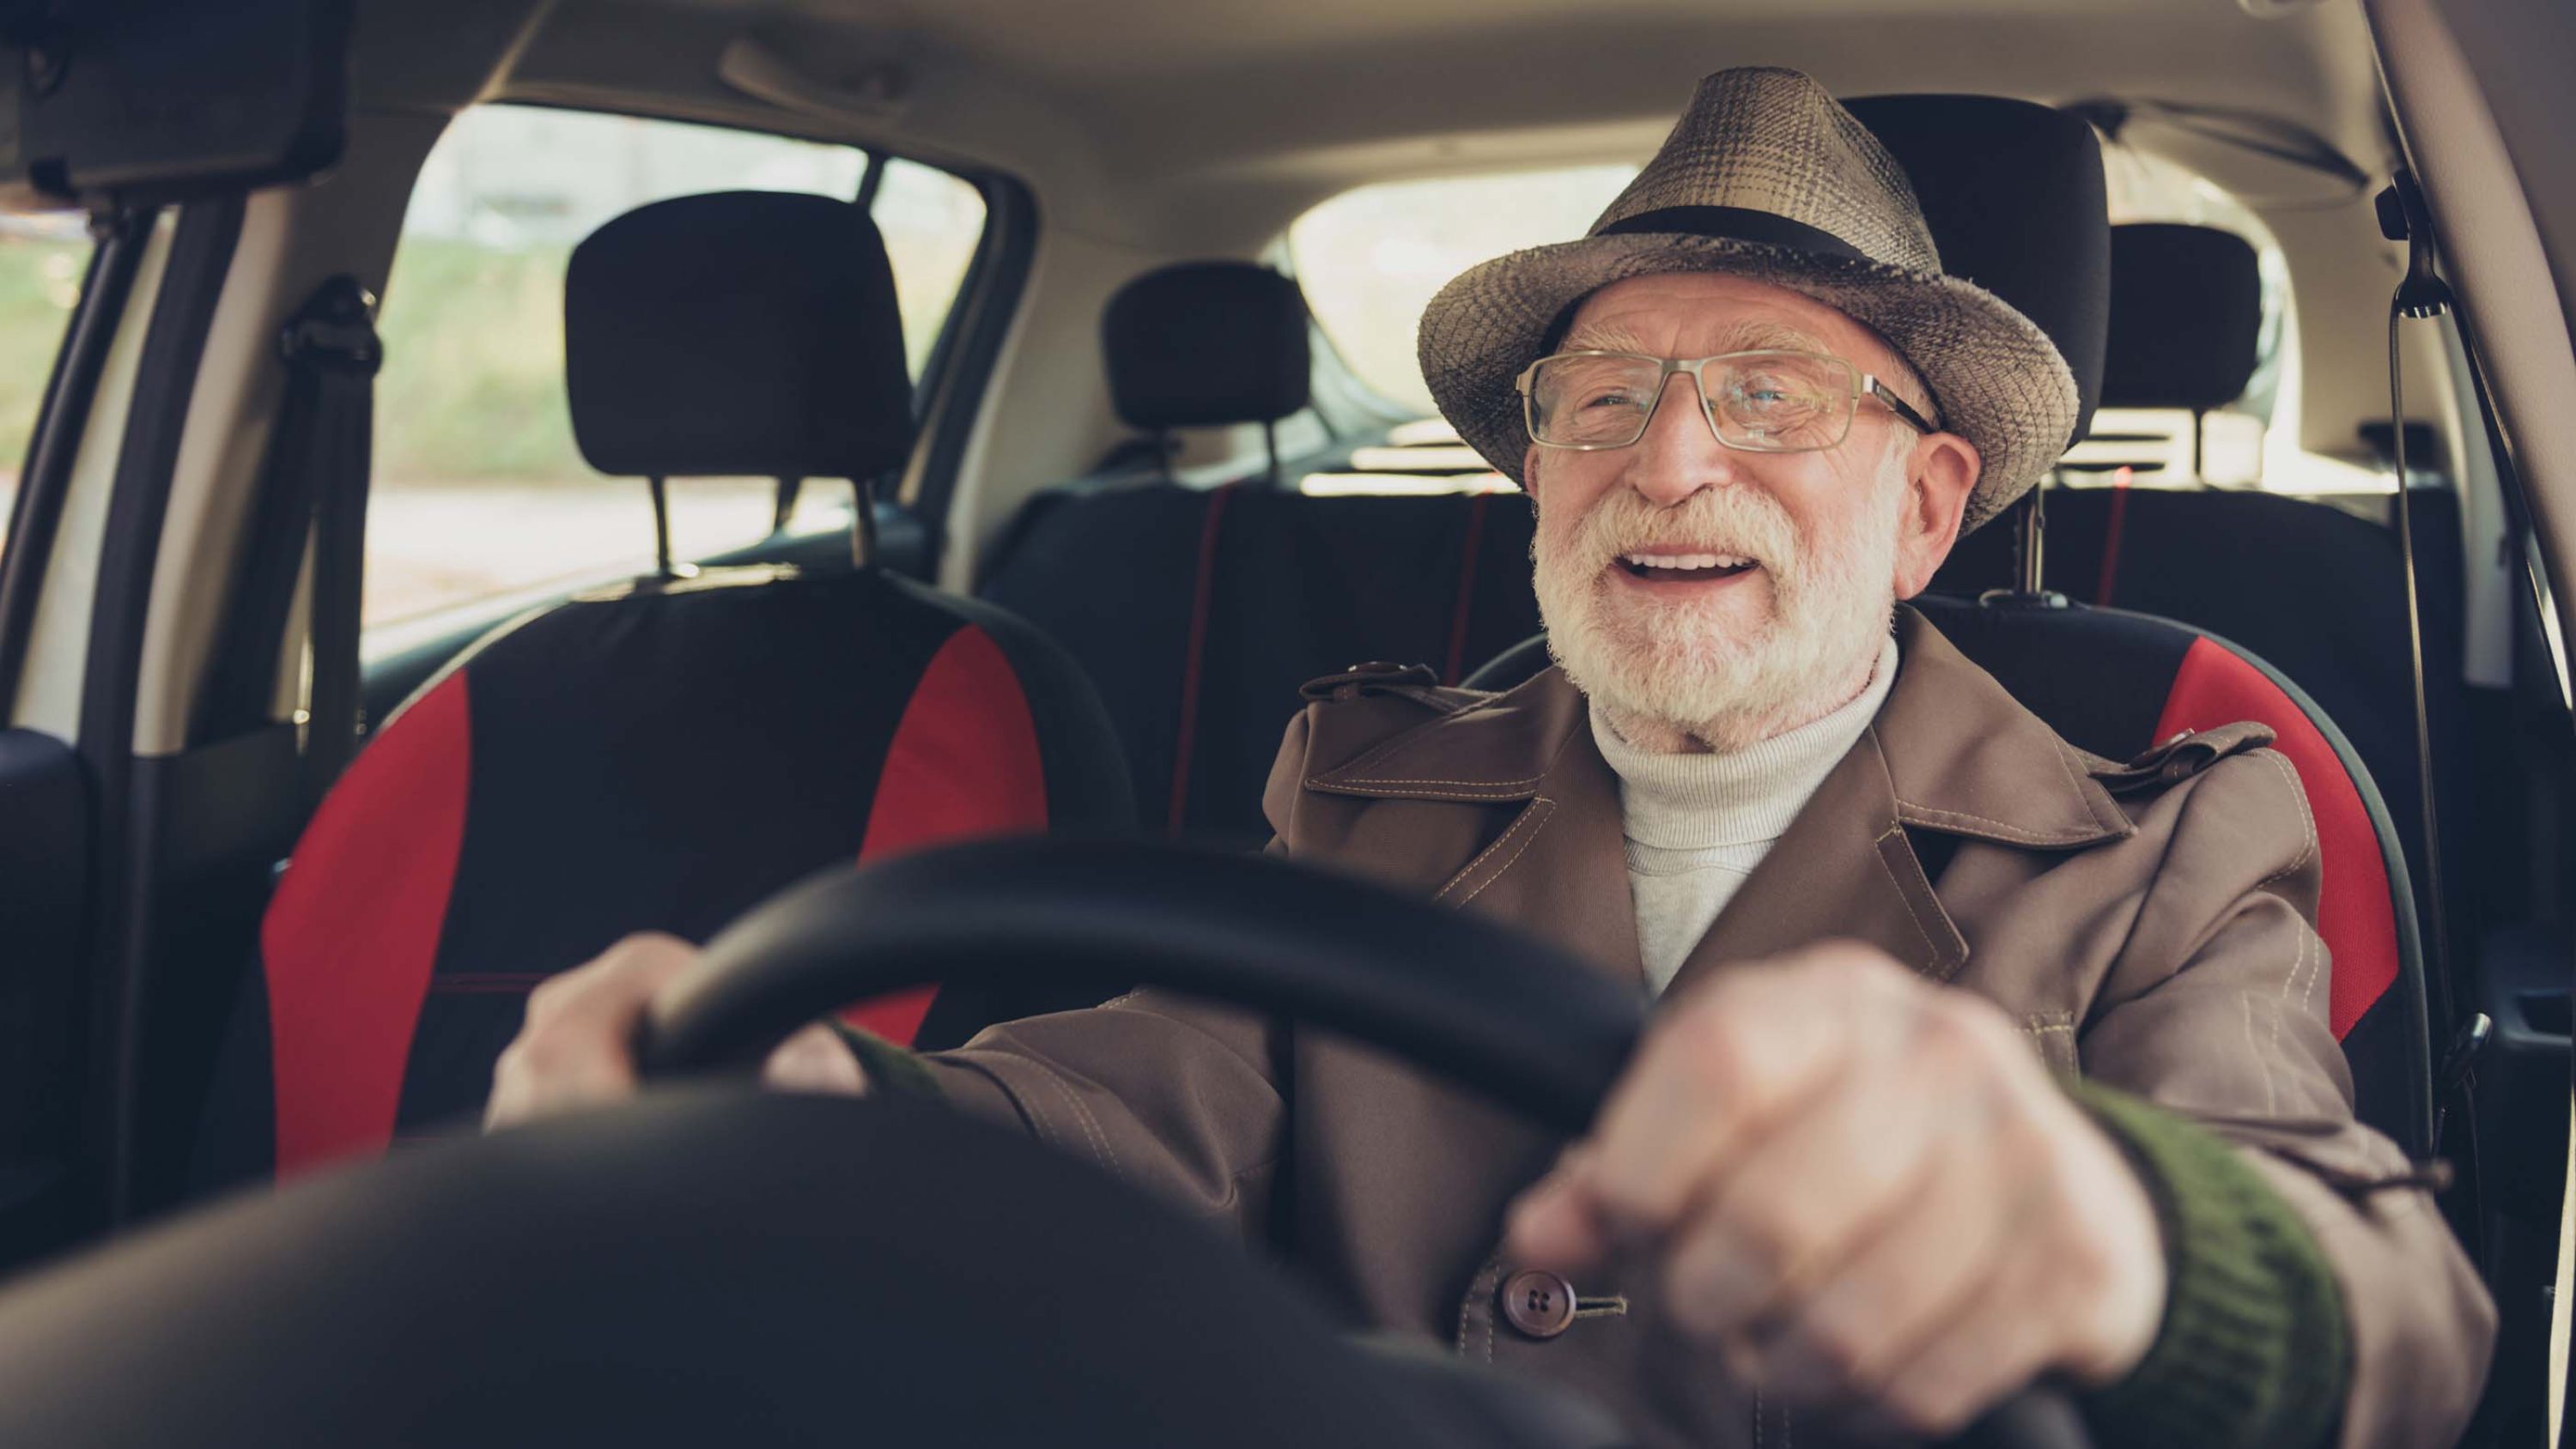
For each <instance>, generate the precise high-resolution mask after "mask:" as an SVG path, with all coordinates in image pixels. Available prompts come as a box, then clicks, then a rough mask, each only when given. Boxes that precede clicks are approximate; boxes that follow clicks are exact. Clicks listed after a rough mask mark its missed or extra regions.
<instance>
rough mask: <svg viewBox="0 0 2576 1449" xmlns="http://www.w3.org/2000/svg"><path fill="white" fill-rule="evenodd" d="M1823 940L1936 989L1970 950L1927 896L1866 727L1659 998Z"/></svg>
mask: <svg viewBox="0 0 2576 1449" xmlns="http://www.w3.org/2000/svg"><path fill="white" fill-rule="evenodd" d="M1828 937H1841V938H1845V939H1852V940H1861V941H1866V942H1868V943H1870V944H1871V945H1873V946H1876V947H1878V948H1879V949H1881V950H1883V951H1885V952H1887V953H1888V954H1889V955H1891V956H1894V957H1895V958H1896V959H1897V960H1899V961H1902V962H1904V963H1905V964H1907V965H1908V966H1911V967H1913V968H1914V969H1915V970H1916V971H1919V972H1921V973H1923V974H1924V975H1926V976H1929V977H1931V978H1932V979H1934V980H1936V981H1947V980H1949V979H1950V977H1951V976H1953V975H1955V974H1957V972H1958V970H1959V968H1960V967H1961V966H1963V965H1966V964H1967V960H1968V943H1967V942H1966V941H1965V940H1963V939H1961V937H1960V935H1959V928H1958V927H1957V926H1956V925H1955V924H1953V923H1952V922H1951V920H1950V916H1949V913H1948V912H1946V911H1944V910H1942V909H1941V903H1940V901H1939V900H1937V899H1936V898H1935V897H1934V896H1933V894H1932V886H1931V883H1930V882H1929V881H1928V880H1926V879H1925V877H1924V873H1923V865H1922V862H1921V861H1920V860H1918V859H1917V858H1916V857H1915V854H1914V846H1913V843H1912V842H1911V841H1909V840H1908V839H1906V835H1905V827H1904V825H1903V824H1901V823H1900V822H1899V821H1898V819H1897V815H1896V793H1895V791H1894V789H1893V788H1892V787H1891V786H1890V784H1889V783H1888V775H1887V762H1886V759H1885V757H1884V756H1883V754H1882V753H1881V751H1880V749H1879V744H1878V730H1877V727H1876V726H1874V725H1873V726H1872V727H1871V728H1870V729H1868V730H1867V731H1864V732H1863V733H1862V735H1861V737H1860V741H1859V743H1857V744H1855V745H1853V746H1852V748H1851V751H1850V753H1848V754H1846V755H1844V756H1843V758H1842V761H1841V762H1840V763H1839V764H1837V765H1835V766H1834V768H1833V770H1832V771H1831V772H1829V773H1828V774H1827V775H1826V776H1825V782H1824V783H1823V784H1822V785H1820V786H1818V787H1817V788H1816V793H1815V794H1814V795H1813V796H1812V797H1810V798H1809V800H1808V801H1807V806H1806V808H1805V809H1803V810H1801V811H1799V812H1798V818H1797V819H1796V820H1794V821H1792V822H1790V825H1789V829H1788V831H1787V832H1786V833H1785V834H1783V835H1782V836H1781V837H1780V840H1779V843H1778V844H1776V845H1774V846H1772V847H1771V853H1770V854H1768V855H1766V856H1764V857H1763V858H1762V863H1761V864H1760V865H1758V866H1755V867H1754V868H1753V873H1752V874H1751V875H1750V876H1748V877H1746V878H1745V881H1744V884H1743V885H1742V886H1741V887H1739V888H1738V889H1737V890H1736V893H1735V897H1734V899H1732V900H1730V901H1729V902H1727V906H1726V909H1725V910H1724V911H1722V912H1720V913H1719V914H1718V918H1717V923H1716V924H1715V925H1713V926H1711V927H1710V928H1709V932H1708V934H1707V935H1706V936H1703V937H1701V938H1700V943H1699V945H1698V946H1696V947H1694V948H1693V949H1692V951H1691V953H1690V956H1689V957H1688V959H1686V960H1684V961H1683V963H1682V968H1681V970H1680V972H1679V973H1677V974H1676V975H1675V976H1674V977H1673V982H1672V985H1671V986H1670V987H1668V988H1666V989H1667V991H1680V990H1683V989H1685V988H1687V987H1688V986H1689V985H1690V984H1691V983H1692V982H1694V981H1697V980H1700V979H1701V978H1703V977H1705V976H1707V975H1708V974H1709V973H1710V972H1712V971H1715V970H1717V969H1719V968H1720V967H1721V966H1722V965H1723V964H1724V963H1726V962H1729V961H1742V960H1748V959H1752V958H1755V957H1761V956H1770V955H1775V954H1777V953H1779V952H1782V951H1787V950H1792V949H1795V948H1796V947H1799V946H1803V945H1806V944H1808V943H1810V942H1813V941H1821V940H1824V939H1826V938H1828Z"/></svg>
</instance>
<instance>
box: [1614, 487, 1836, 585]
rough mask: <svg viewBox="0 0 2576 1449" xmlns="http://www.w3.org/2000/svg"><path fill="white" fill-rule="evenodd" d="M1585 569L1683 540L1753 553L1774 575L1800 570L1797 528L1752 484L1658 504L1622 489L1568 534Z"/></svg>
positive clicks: (1714, 549) (1729, 551)
mask: <svg viewBox="0 0 2576 1449" xmlns="http://www.w3.org/2000/svg"><path fill="white" fill-rule="evenodd" d="M1570 542H1571V544H1572V545H1573V547H1574V549H1575V550H1576V551H1578V553H1579V555H1580V557H1578V558H1576V559H1573V560H1569V562H1572V563H1576V564H1578V565H1581V566H1583V567H1584V571H1585V572H1587V573H1588V572H1592V571H1594V570H1597V569H1602V568H1607V567H1609V565H1610V563H1611V561H1612V560H1614V559H1617V558H1618V557H1619V556H1620V555H1622V554H1626V553H1633V552H1635V551H1637V550H1639V549H1650V548H1658V547H1675V546H1685V547H1691V548H1704V549H1708V550H1710V551H1712V552H1716V553H1727V554H1738V555H1741V556H1743V557H1746V558H1750V559H1752V560H1754V561H1755V562H1757V563H1759V564H1760V565H1761V566H1762V567H1763V568H1765V569H1767V570H1769V571H1770V572H1771V573H1772V574H1773V575H1774V576H1778V575H1783V574H1787V573H1790V572H1793V571H1795V570H1796V568H1797V566H1798V563H1799V560H1800V553H1799V548H1798V528H1797V525H1796V524H1794V523H1792V522H1791V521H1790V519H1789V515H1788V512H1787V511H1786V510H1785V509H1783V508H1781V506H1780V505H1779V504H1778V503H1777V502H1775V501H1773V500H1772V499H1771V498H1770V497H1769V496H1768V495H1766V494H1763V493H1761V492H1759V491H1757V490H1754V489H1750V488H1717V489H1707V490H1704V491H1702V492H1699V493H1695V494H1692V495H1691V496H1690V497H1689V498H1687V499H1684V500H1683V501H1682V502H1680V503H1678V504H1675V505H1673V506H1672V507H1670V508H1658V507H1656V506H1654V505H1653V504H1651V503H1648V502H1647V501H1646V500H1645V499H1643V498H1640V497H1638V496H1637V495H1636V494H1635V493H1633V492H1630V491H1628V490H1626V489H1620V490H1618V491H1615V492H1613V493H1610V494H1608V495H1606V496H1605V497H1603V498H1602V500H1601V501H1600V502H1599V503H1597V504H1595V505H1594V506H1593V508H1592V511H1591V512H1590V513H1589V514H1588V515H1586V516H1585V518H1584V520H1583V522H1582V523H1581V524H1580V525H1578V526H1577V527H1576V529H1575V530H1574V533H1573V536H1572V538H1571V540H1570Z"/></svg>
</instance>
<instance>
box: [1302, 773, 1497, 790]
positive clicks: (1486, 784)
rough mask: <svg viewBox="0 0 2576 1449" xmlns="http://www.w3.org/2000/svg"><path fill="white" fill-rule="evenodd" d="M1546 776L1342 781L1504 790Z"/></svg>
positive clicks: (1357, 783) (1347, 783) (1361, 783)
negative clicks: (1493, 778)
mask: <svg viewBox="0 0 2576 1449" xmlns="http://www.w3.org/2000/svg"><path fill="white" fill-rule="evenodd" d="M1546 778H1547V777H1546V776H1545V775H1532V776H1530V777H1528V778H1527V779H1522V780H1459V779H1454V778H1450V777H1447V776H1443V777H1439V778H1435V779H1428V780H1383V779H1377V778H1375V777H1372V778H1370V779H1366V780H1344V781H1342V782H1341V783H1343V784H1345V785H1454V786H1456V787H1458V788H1459V789H1462V790H1503V789H1508V788H1510V787H1512V786H1515V785H1535V784H1537V783H1538V782H1539V781H1541V780H1544V779H1546Z"/></svg>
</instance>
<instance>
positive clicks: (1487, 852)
mask: <svg viewBox="0 0 2576 1449" xmlns="http://www.w3.org/2000/svg"><path fill="white" fill-rule="evenodd" d="M1555 813H1556V802H1555V801H1553V800H1550V799H1548V798H1547V797H1546V796H1544V795H1542V796H1539V797H1538V798H1537V799H1535V800H1532V801H1530V803H1529V808H1528V809H1526V810H1524V811H1522V812H1521V816H1520V818H1519V819H1518V820H1515V821H1513V822H1512V825H1511V828H1510V829H1509V830H1506V831H1504V832H1503V833H1502V834H1500V835H1497V836H1495V837H1494V843H1493V844H1491V845H1488V846H1486V847H1485V848H1484V849H1483V850H1482V851H1480V852H1478V853H1477V855H1476V858H1475V859H1474V860H1471V861H1469V862H1467V866H1466V869H1464V870H1461V871H1459V872H1458V874H1457V875H1456V876H1455V877H1453V878H1452V879H1451V880H1450V882H1449V884H1447V885H1445V886H1442V887H1441V888H1440V893H1439V894H1438V895H1436V896H1433V897H1432V899H1433V900H1435V901H1440V900H1447V899H1448V898H1449V893H1450V892H1451V891H1453V890H1456V889H1457V888H1458V887H1459V886H1460V885H1463V884H1465V883H1466V881H1467V879H1468V878H1469V877H1470V876H1473V875H1474V874H1475V873H1476V869H1477V867H1479V866H1481V865H1483V864H1484V863H1485V862H1486V861H1488V860H1491V859H1492V858H1493V855H1494V852H1495V851H1497V850H1500V849H1502V848H1503V847H1504V846H1505V845H1506V844H1509V843H1510V841H1511V838H1512V837H1513V836H1515V835H1517V836H1519V837H1521V843H1520V845H1519V846H1518V847H1517V848H1516V849H1514V850H1513V851H1512V853H1511V854H1510V856H1508V857H1506V858H1505V859H1504V861H1503V863H1502V864H1500V865H1498V866H1495V867H1494V868H1493V871H1492V872H1491V873H1490V874H1488V875H1487V876H1486V877H1485V878H1484V879H1483V880H1480V881H1478V882H1476V888H1475V889H1474V890H1471V891H1469V892H1467V893H1466V894H1465V895H1463V896H1460V897H1459V898H1458V904H1460V905H1462V906H1463V905H1465V904H1467V902H1469V901H1472V900H1474V899H1475V898H1476V897H1477V896H1479V895H1482V894H1483V893H1484V890H1485V887H1487V886H1489V885H1492V884H1493V883H1494V882H1495V881H1496V880H1497V879H1499V878H1500V877H1501V876H1502V873H1503V872H1504V871H1507V870H1510V869H1511V868H1512V862H1513V861H1516V860H1518V859H1520V858H1521V852H1522V851H1525V850H1527V849H1529V843H1530V838H1531V837H1532V836H1535V835H1537V834H1538V828H1539V827H1540V826H1541V825H1544V824H1546V823H1547V817H1549V816H1550V815H1553V814H1555Z"/></svg>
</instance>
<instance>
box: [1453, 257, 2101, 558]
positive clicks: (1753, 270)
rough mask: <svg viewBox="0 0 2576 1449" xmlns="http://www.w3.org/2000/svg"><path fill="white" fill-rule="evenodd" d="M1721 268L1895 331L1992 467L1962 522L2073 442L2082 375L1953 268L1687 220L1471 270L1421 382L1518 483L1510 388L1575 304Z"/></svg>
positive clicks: (2006, 498)
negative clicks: (1834, 251) (1697, 225)
mask: <svg viewBox="0 0 2576 1449" xmlns="http://www.w3.org/2000/svg"><path fill="white" fill-rule="evenodd" d="M1664 272H1727V273H1731V274H1734V275H1738V276H1744V277H1749V278H1752V279H1753V280H1755V281H1760V282H1767V283H1770V284H1771V285H1774V286H1779V287H1785V288H1788V289H1789V290H1791V291H1793V292H1798V293H1801V294H1803V295H1805V296H1808V297H1812V298H1814V299H1815V300H1817V301H1819V302H1822V303H1824V304H1825V305H1826V306H1828V307H1832V308H1833V309H1835V310H1836V311H1839V312H1841V313H1843V314H1845V315H1846V316H1849V317H1851V318H1852V319H1854V320H1855V321H1858V322H1861V323H1864V324H1866V325H1867V326H1869V327H1871V328H1873V329H1875V330H1876V331H1877V332H1878V333H1879V335H1880V336H1882V337H1885V338H1886V339H1887V340H1888V342H1889V343H1890V344H1892V345H1893V346H1894V347H1895V348H1896V350H1897V352H1898V353H1899V354H1901V355H1902V356H1903V357H1904V359H1905V360H1906V362H1907V363H1908V364H1909V365H1911V366H1912V367H1913V369H1914V370H1915V372H1916V373H1917V374H1918V375H1919V376H1921V378H1922V379H1923V383H1924V386H1926V387H1928V388H1930V389H1931V391H1932V402H1933V406H1934V408H1935V410H1936V411H1937V413H1938V414H1939V418H1940V422H1941V425H1942V427H1943V428H1944V429H1946V430H1947V431H1950V432H1953V433H1956V434H1958V435H1959V436H1961V437H1963V438H1965V439H1967V440H1968V442H1969V444H1970V445H1971V446H1973V447H1975V448H1976V450H1977V455H1978V457H1979V458H1980V459H1981V460H1982V463H1983V466H1982V469H1981V470H1980V472H1979V474H1978V477H1977V486H1976V489H1975V491H1974V492H1972V493H1971V494H1969V496H1968V506H1967V511H1966V516H1965V517H1964V518H1963V519H1962V521H1961V531H1962V532H1965V531H1966V530H1968V529H1972V528H1975V527H1977V526H1978V525H1979V524H1982V523H1984V522H1985V521H1986V520H1987V519H1989V518H1992V517H1994V516H1995V515H1996V514H1997V513H2000V512H2002V511H2003V509H2004V508H2005V507H2006V506H2008V505H2009V504H2011V503H2012V502H2013V500H2015V499H2017V498H2019V497H2021V495H2022V494H2024V493H2026V492H2028V491H2030V488H2031V486H2032V485H2033V484H2035V483H2037V482H2038V481H2039V479H2040V478H2041V476H2042V475H2044V474H2045V473H2047V471H2048V470H2049V469H2050V468H2051V467H2053V466H2055V465H2056V463H2057V460H2058V458H2059V457H2060V456H2062V455H2063V454H2064V453H2065V451H2066V448H2067V445H2068V444H2069V443H2070V442H2072V441H2073V436H2072V435H2073V433H2074V429H2075V420H2076V417H2077V415H2078V400H2077V397H2076V389H2075V375H2074V374H2073V373H2072V372H2070V371H2069V370H2068V369H2067V366H2066V360H2065V358H2063V357H2062V356H2060V355H2059V354H2058V351H2057V348H2056V345H2055V344H2054V343H2052V342H2051V341H2050V340H2049V338H2048V334H2047V333H2045V332H2043V331H2041V330H2040V328H2039V326H2038V324H2036V323H2034V322H2032V321H2031V320H2030V319H2029V318H2027V317H2024V316H2023V315H2022V314H2021V313H2019V312H2017V311H2015V310H2014V309H2013V308H2012V306H2011V305H2010V304H2009V303H2007V302H2005V301H2004V300H2003V299H2002V298H2000V297H1997V296H1995V295H1994V294H1993V293H1992V292H1989V291H1986V290H1985V289H1984V288H1982V287H1979V286H1977V285H1975V284H1974V283H1972V282H1968V281H1964V280H1962V279H1960V278H1957V277H1950V276H1943V275H1940V274H1937V273H1932V274H1927V273H1921V272H1915V271H1910V270H1907V269H1905V268H1902V267H1895V266H1890V265H1887V264H1885V263H1882V262H1872V261H1866V260H1857V259H1851V258H1843V257H1832V256H1820V255H1817V254H1815V253H1811V252H1802V251H1796V250H1793V249H1790V248H1787V247H1782V246H1774V245H1769V244H1765V243H1760V242H1745V241H1736V240H1733V239H1730V238H1724V237H1705V236H1691V235H1685V234H1678V233H1660V232H1641V233H1634V234H1629V235H1622V236H1603V237H1585V238H1582V239H1580V240H1577V241H1570V242H1557V243H1554V244H1551V245H1548V246H1543V247H1532V248H1530V249H1529V250H1527V251H1518V252H1513V253H1511V254H1510V255H1508V256H1501V257H1496V258H1495V259H1493V260H1492V261H1489V262H1485V263H1483V264H1481V265H1479V266H1476V267H1473V268H1471V269H1469V270H1468V271H1467V272H1465V273H1463V274H1461V275H1460V276H1459V277H1458V278H1457V279H1456V280H1454V281H1452V282H1450V283H1449V285H1447V286H1445V287H1443V288H1441V289H1440V293H1439V295H1437V296H1435V297H1433V298H1432V299H1431V304H1430V306H1428V307H1426V308H1424V309H1423V313H1422V331H1421V335H1420V339H1419V351H1420V355H1421V361H1422V377H1423V381H1424V382H1426V383H1428V384H1429V385H1430V389H1431V396H1432V399H1433V401H1435V402H1437V403H1438V404H1439V406H1440V411H1441V413H1442V415H1444V416H1445V417H1447V418H1448V419H1449V421H1450V422H1451V424H1453V425H1454V426H1456V428H1457V429H1458V435H1459V437H1460V438H1462V439H1464V440H1465V441H1466V442H1467V443H1468V444H1469V445H1470V446H1471V447H1473V448H1475V450H1476V451H1477V452H1478V453H1481V454H1483V455H1484V457H1485V459H1486V461H1488V462H1490V463H1492V464H1493V465H1494V467H1495V468H1496V469H1498V470H1500V471H1501V472H1502V474H1503V475H1504V476H1505V477H1508V478H1510V479H1511V480H1512V481H1513V482H1515V483H1518V482H1520V481H1522V480H1521V459H1522V455H1523V453H1524V452H1525V451H1526V449H1527V448H1528V446H1529V433H1528V431H1527V429H1526V428H1525V427H1524V425H1523V422H1522V412H1521V397H1520V394H1519V392H1518V391H1517V390H1515V389H1514V387H1513V386H1512V380H1513V379H1514V378H1515V377H1517V376H1519V374H1520V371H1521V369H1522V368H1524V367H1527V366H1528V365H1529V364H1530V362H1531V361H1532V360H1533V359H1535V358H1536V357H1538V355H1539V349H1540V348H1541V347H1542V346H1543V345H1545V342H1546V338H1547V333H1548V330H1549V328H1550V327H1552V326H1554V325H1555V323H1556V322H1557V320H1558V319H1559V318H1560V317H1562V316H1563V315H1564V313H1565V310H1566V308H1568V307H1569V306H1571V305H1573V304H1574V303H1575V302H1577V301H1579V300H1581V299H1582V298H1584V297H1586V296H1589V295H1590V294H1591V293H1593V292H1596V291H1598V290H1600V289H1601V288H1603V287H1606V286H1609V285H1610V284H1611V283H1613V282H1619V281H1625V280H1626V279H1628V278H1630V277H1641V276H1648V275H1652V274H1655V273H1664Z"/></svg>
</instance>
